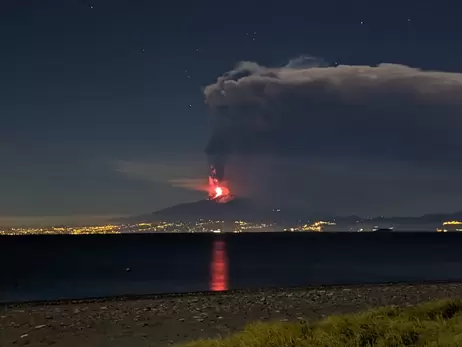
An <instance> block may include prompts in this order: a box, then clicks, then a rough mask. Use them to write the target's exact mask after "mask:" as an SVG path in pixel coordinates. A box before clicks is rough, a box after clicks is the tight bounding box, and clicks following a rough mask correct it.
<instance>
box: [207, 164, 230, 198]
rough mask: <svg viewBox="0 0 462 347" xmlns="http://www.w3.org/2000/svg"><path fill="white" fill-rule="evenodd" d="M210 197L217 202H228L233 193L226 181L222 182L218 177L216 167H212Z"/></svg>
mask: <svg viewBox="0 0 462 347" xmlns="http://www.w3.org/2000/svg"><path fill="white" fill-rule="evenodd" d="M208 191H209V199H210V200H216V201H217V202H227V201H229V200H230V199H231V194H230V192H229V189H228V187H226V183H225V182H220V181H219V180H218V179H217V177H216V172H215V169H213V168H212V169H211V173H210V176H209V188H208Z"/></svg>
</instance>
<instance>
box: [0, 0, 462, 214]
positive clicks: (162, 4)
mask: <svg viewBox="0 0 462 347" xmlns="http://www.w3.org/2000/svg"><path fill="white" fill-rule="evenodd" d="M461 11H462V6H461V5H460V4H458V2H456V1H451V2H450V1H438V2H437V1H416V0H410V1H370V0H369V1H355V0H354V1H326V2H323V1H316V2H311V1H286V2H276V1H274V2H268V1H265V2H263V1H253V2H252V1H234V2H223V1H194V2H186V1H137V0H131V1H121V0H95V1H81V0H68V1H60V0H51V1H45V0H44V1H32V0H18V1H9V2H2V4H1V5H0V42H1V46H2V48H1V54H0V76H1V77H0V93H1V94H0V95H1V97H0V116H1V121H0V144H1V146H0V155H1V158H2V166H1V171H0V192H1V200H0V215H1V216H4V217H9V216H56V215H60V216H63V215H64V216H67V215H117V214H130V213H138V212H145V211H151V210H155V209H157V208H161V207H165V206H168V205H171V204H175V203H178V202H183V201H190V200H194V199H198V198H201V197H202V193H198V192H194V191H189V190H185V189H181V188H175V187H172V186H171V184H170V183H169V182H168V181H169V180H172V179H177V178H183V177H201V176H202V175H203V176H205V175H206V173H207V165H206V157H205V154H204V147H205V145H206V143H207V142H208V139H209V136H210V127H209V125H208V116H207V108H206V106H205V104H204V96H203V92H202V89H203V88H204V87H205V86H206V85H208V84H211V83H213V82H214V81H215V80H216V78H217V77H218V76H220V75H221V74H222V73H224V72H225V71H228V70H230V69H232V68H233V66H235V64H236V63H237V62H239V61H243V60H246V61H256V62H258V63H259V64H262V65H265V66H283V65H284V64H286V63H287V62H288V60H289V59H291V58H294V57H298V56H300V55H305V54H308V55H312V56H316V57H322V58H324V59H325V60H326V61H327V62H329V63H333V62H337V63H338V64H345V65H358V64H362V65H376V64H378V63H382V62H386V63H399V64H404V65H408V66H412V67H418V68H423V69H431V70H439V71H451V72H461V71H462V48H461V45H460V36H461V33H462V22H461V21H460V13H461ZM332 141H335V139H333V140H332ZM308 198H309V197H308ZM428 198H429V200H431V196H428ZM451 199H452V200H451ZM454 199H455V197H450V199H449V200H451V201H454ZM438 206H439V205H425V206H422V208H421V210H423V209H428V208H434V209H438ZM400 208H402V207H400ZM442 208H444V209H446V208H447V209H451V208H452V209H457V206H454V204H449V205H444V206H443V207H442ZM387 211H391V212H395V211H394V210H390V209H388V207H381V208H378V209H377V211H368V212H377V214H380V213H383V212H387ZM391 212H390V213H391ZM405 212H406V211H405ZM408 212H409V213H414V212H415V213H418V212H421V211H420V210H418V209H417V210H412V209H411V210H409V211H408Z"/></svg>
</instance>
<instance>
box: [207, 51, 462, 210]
mask: <svg viewBox="0 0 462 347" xmlns="http://www.w3.org/2000/svg"><path fill="white" fill-rule="evenodd" d="M306 60H307V59H305V60H302V61H298V62H292V63H291V64H288V65H286V66H284V67H277V68H272V67H265V66H261V65H259V64H257V63H254V62H243V63H240V64H238V65H237V66H236V68H234V69H233V70H231V71H228V72H226V73H224V74H223V75H222V76H219V77H218V78H217V80H216V82H215V83H213V84H211V85H209V86H207V87H206V88H205V89H204V95H205V102H206V104H207V105H208V107H209V108H210V114H211V118H212V119H211V121H212V124H213V131H212V135H211V137H210V140H209V142H208V145H207V149H206V152H207V154H208V155H209V160H210V162H211V163H215V162H216V163H220V165H222V167H224V164H225V163H226V176H227V180H228V181H229V182H230V185H232V187H231V190H232V191H233V192H235V193H236V194H238V195H239V194H250V195H252V197H258V198H261V199H262V200H264V201H265V202H268V203H272V202H277V203H280V202H294V201H295V202H297V203H299V204H304V206H307V208H310V209H317V210H324V211H328V212H332V213H334V212H335V213H364V214H369V213H375V212H374V211H382V212H383V213H385V214H386V213H395V214H399V213H416V214H418V213H426V212H428V211H435V209H437V210H440V209H442V210H444V209H457V208H460V206H459V207H457V206H455V204H457V203H458V202H457V201H458V199H459V198H458V197H459V196H460V194H462V185H461V184H460V183H459V179H457V177H459V176H460V175H461V174H462V165H461V163H460V160H459V159H458V158H459V153H461V150H462V136H460V135H461V133H460V127H461V126H462V74H460V73H449V72H440V71H424V70H421V69H417V68H412V67H408V66H404V65H397V64H380V65H377V66H346V65H339V66H335V67H332V66H325V65H322V64H321V66H319V65H314V64H310V62H311V61H312V59H311V60H310V59H308V61H306ZM313 65H314V66H313ZM377 196H379V197H380V199H377ZM436 200H437V201H438V206H437V208H436V207H435V205H432V203H433V204H435V201H436ZM365 202H367V203H365Z"/></svg>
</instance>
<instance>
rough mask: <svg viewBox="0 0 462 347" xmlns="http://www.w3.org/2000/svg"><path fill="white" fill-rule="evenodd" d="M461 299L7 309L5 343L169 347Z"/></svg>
mask: <svg viewBox="0 0 462 347" xmlns="http://www.w3.org/2000/svg"><path fill="white" fill-rule="evenodd" d="M443 298H462V284H419V285H375V286H348V287H317V288H306V289H290V290H261V291H252V292H242V291H241V292H227V293H218V294H210V295H208V294H191V295H173V296H162V297H149V298H138V299H120V298H119V299H109V300H96V301H95V300H94V301H71V302H52V303H43V304H23V305H9V306H3V307H2V308H1V310H0V345H1V346H4V347H9V346H64V347H77V346H79V347H80V346H85V347H93V346H98V347H104V346H111V347H122V346H123V347H146V346H150V347H152V346H160V347H162V346H169V345H171V344H174V343H179V342H184V341H188V340H192V339H196V338H204V337H217V336H220V335H221V336H224V335H227V334H229V333H231V332H234V331H237V330H239V329H241V328H242V327H243V326H244V325H246V324H248V323H250V322H254V321H256V320H260V321H287V320H288V321H295V320H308V321H310V320H316V319H319V318H322V317H324V316H326V315H331V314H337V313H348V312H354V311H358V310H363V309H367V308H369V307H376V306H383V305H401V306H402V305H413V304H417V303H420V302H424V301H428V300H433V299H443Z"/></svg>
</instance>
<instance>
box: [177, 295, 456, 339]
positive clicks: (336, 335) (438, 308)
mask: <svg viewBox="0 0 462 347" xmlns="http://www.w3.org/2000/svg"><path fill="white" fill-rule="evenodd" d="M183 346H184V347H289V346H290V347H334V346H335V347H349V346H355V347H356V346H358V347H368V346H380V347H385V346H393V347H400V346H426V347H430V346H434V347H437V346H438V347H443V346H444V347H449V346H462V300H445V301H437V302H429V303H426V304H422V305H419V306H415V307H408V308H398V307H393V306H391V307H384V308H378V309H373V310H370V311H367V312H364V313H357V314H349V315H342V316H331V317H328V318H326V319H324V320H322V321H318V322H315V323H313V324H308V323H255V324H252V325H250V326H248V327H247V328H245V329H244V331H242V332H240V333H238V334H235V335H232V336H230V337H228V338H224V339H217V340H201V341H195V342H191V343H188V344H186V345H183Z"/></svg>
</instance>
